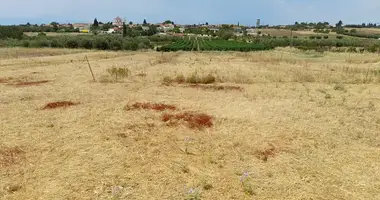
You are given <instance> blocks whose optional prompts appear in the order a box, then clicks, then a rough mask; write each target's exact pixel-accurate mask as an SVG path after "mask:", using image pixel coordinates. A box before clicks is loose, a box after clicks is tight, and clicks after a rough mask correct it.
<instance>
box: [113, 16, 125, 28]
mask: <svg viewBox="0 0 380 200" xmlns="http://www.w3.org/2000/svg"><path fill="white" fill-rule="evenodd" d="M112 25H114V26H117V27H122V26H123V19H121V18H120V17H116V18H115V19H114V20H113V22H112Z"/></svg>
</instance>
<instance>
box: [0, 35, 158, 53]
mask: <svg viewBox="0 0 380 200" xmlns="http://www.w3.org/2000/svg"><path fill="white" fill-rule="evenodd" d="M0 46H8V47H9V46H13V47H16V46H22V47H31V48H41V47H51V48H71V49H76V48H83V49H99V50H116V51H117V50H138V49H151V48H152V45H151V44H150V41H149V39H137V38H123V37H121V36H58V37H44V36H42V37H41V36H40V37H30V38H27V39H22V40H12V39H7V40H5V41H3V42H0Z"/></svg>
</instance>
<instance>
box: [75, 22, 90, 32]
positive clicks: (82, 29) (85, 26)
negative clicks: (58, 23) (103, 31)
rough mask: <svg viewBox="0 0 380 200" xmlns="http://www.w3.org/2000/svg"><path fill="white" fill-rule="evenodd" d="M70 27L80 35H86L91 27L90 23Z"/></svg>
mask: <svg viewBox="0 0 380 200" xmlns="http://www.w3.org/2000/svg"><path fill="white" fill-rule="evenodd" d="M72 25H73V28H74V29H78V30H79V32H82V33H88V32H89V31H90V27H91V24H90V23H74V24H72Z"/></svg>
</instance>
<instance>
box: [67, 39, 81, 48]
mask: <svg viewBox="0 0 380 200" xmlns="http://www.w3.org/2000/svg"><path fill="white" fill-rule="evenodd" d="M65 47H66V48H70V49H76V48H78V47H79V44H78V40H77V39H75V38H70V39H68V40H67V41H66V44H65Z"/></svg>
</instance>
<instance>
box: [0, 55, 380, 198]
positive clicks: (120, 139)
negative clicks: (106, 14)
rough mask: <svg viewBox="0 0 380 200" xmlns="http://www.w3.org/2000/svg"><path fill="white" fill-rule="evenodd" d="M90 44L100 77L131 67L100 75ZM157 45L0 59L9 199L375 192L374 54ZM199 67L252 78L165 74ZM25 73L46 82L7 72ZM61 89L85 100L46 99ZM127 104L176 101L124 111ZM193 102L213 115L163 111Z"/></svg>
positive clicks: (378, 173) (378, 175)
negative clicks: (191, 123)
mask: <svg viewBox="0 0 380 200" xmlns="http://www.w3.org/2000/svg"><path fill="white" fill-rule="evenodd" d="M20 51H22V49H20ZM25 51H28V50H25ZM52 51H53V50H52ZM85 54H87V55H88V57H89V60H90V63H91V64H92V67H93V71H94V74H95V77H96V78H97V79H100V77H102V76H106V75H107V69H110V68H112V67H127V68H128V69H129V70H130V71H131V76H129V77H128V78H127V79H125V80H124V81H123V82H117V83H113V82H111V83H101V82H93V81H92V77H91V75H90V73H89V70H88V67H87V64H86V63H85V62H84V60H83V58H84V55H85ZM160 56H161V54H160V53H156V52H140V53H138V52H137V53H131V52H84V53H83V52H81V53H76V54H69V55H56V56H45V57H33V58H29V57H22V58H18V59H14V58H13V59H9V58H6V59H5V58H3V57H2V58H1V60H0V63H1V64H0V80H3V81H1V83H0V91H1V92H0V111H1V112H0V180H1V181H0V199H17V200H18V199H112V198H114V199H118V198H119V199H186V198H187V199H189V198H190V197H194V199H195V197H200V198H201V199H348V200H351V199H352V200H358V199H363V200H368V199H380V170H379V164H380V148H379V147H380V146H379V143H380V136H379V133H380V132H379V130H380V93H379V91H380V90H379V89H380V87H379V83H380V66H379V57H378V55H377V54H343V53H325V54H320V53H315V52H307V53H304V52H300V51H295V50H291V49H277V50H275V51H270V52H256V53H165V54H164V56H167V57H165V59H163V58H162V57H160ZM169 57H170V59H166V58H169ZM360 61H363V62H360ZM365 61H367V62H365ZM142 73H143V74H144V76H140V74H142ZM193 73H197V74H204V75H208V74H211V75H213V76H215V77H216V82H217V83H215V84H217V85H235V86H240V87H242V88H243V89H244V90H242V91H234V90H228V91H227V90H226V91H223V90H220V91H218V90H198V89H196V88H191V87H181V86H176V85H174V86H173V85H172V86H166V85H164V84H163V82H162V80H163V77H165V76H172V77H173V78H174V77H175V76H176V75H178V74H183V75H184V76H189V75H191V74H193ZM18 79H21V80H24V79H27V80H30V81H39V80H49V81H50V82H47V83H44V84H40V85H30V86H23V87H15V86H13V85H8V83H7V81H11V82H14V81H15V80H18ZM59 101H71V102H75V103H78V104H75V105H72V106H70V107H62V108H56V109H48V110H43V109H42V108H44V106H45V105H46V104H47V103H50V102H59ZM130 102H151V103H165V104H169V105H174V106H176V107H177V110H176V111H168V110H166V111H162V112H157V111H152V110H144V109H136V110H125V109H124V107H125V106H126V105H128V104H129V103H130ZM187 111H189V112H198V113H205V114H208V115H211V116H212V117H213V124H214V126H213V127H211V128H205V129H200V130H198V129H190V128H189V127H187V126H185V125H181V123H179V125H177V126H173V125H171V126H170V124H167V123H165V122H162V121H161V119H160V118H161V116H162V114H164V113H169V114H176V113H178V112H187Z"/></svg>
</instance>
